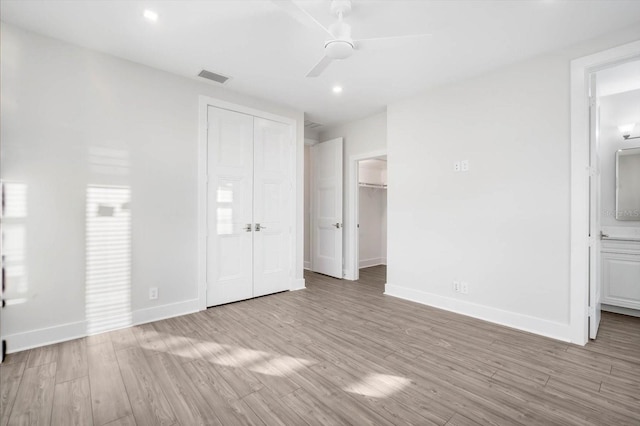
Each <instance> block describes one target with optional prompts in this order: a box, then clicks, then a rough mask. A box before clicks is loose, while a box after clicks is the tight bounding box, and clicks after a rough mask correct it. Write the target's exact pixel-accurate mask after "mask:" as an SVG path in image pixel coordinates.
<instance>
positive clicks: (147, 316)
mask: <svg viewBox="0 0 640 426" xmlns="http://www.w3.org/2000/svg"><path fill="white" fill-rule="evenodd" d="M199 302H200V301H199V299H193V300H186V301H184V302H177V303H170V304H168V305H160V306H154V307H152V308H146V309H139V310H136V311H133V312H132V321H133V324H131V325H132V326H134V325H140V324H145V323H148V322H152V321H159V320H163V319H166V318H171V317H177V316H180V315H187V314H191V313H194V312H198V311H199V309H198V306H199ZM87 325H88V324H87V322H86V321H78V322H71V323H67V324H60V325H56V326H53V327H47V328H41V329H37V330H30V331H25V332H22V333H14V334H9V335H7V336H4V339H5V340H6V341H7V353H14V352H20V351H24V350H27V349H33V348H37V347H40V346H46V345H53V344H55V343H60V342H66V341H68V340H74V339H80V338H82V337H87V336H88V333H87ZM114 330H115V329H114ZM109 331H113V330H108V331H105V333H108V332H109Z"/></svg>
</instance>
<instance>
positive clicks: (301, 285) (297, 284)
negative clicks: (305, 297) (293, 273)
mask: <svg viewBox="0 0 640 426" xmlns="http://www.w3.org/2000/svg"><path fill="white" fill-rule="evenodd" d="M305 288H307V286H306V284H305V281H304V278H298V279H296V280H293V282H292V283H291V291H296V290H304V289H305Z"/></svg>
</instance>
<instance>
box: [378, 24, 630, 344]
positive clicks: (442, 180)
mask: <svg viewBox="0 0 640 426" xmlns="http://www.w3.org/2000/svg"><path fill="white" fill-rule="evenodd" d="M638 38H640V28H633V29H628V30H625V31H622V32H620V33H618V34H614V35H610V36H608V37H605V38H602V39H599V40H598V41H592V42H589V43H584V44H582V45H580V46H575V47H573V48H571V49H567V50H563V51H557V52H553V53H551V54H547V55H543V56H539V57H536V58H533V59H531V60H528V61H525V62H521V63H518V64H514V65H511V66H508V67H505V68H502V69H500V70H497V71H494V72H491V73H488V74H485V75H482V76H479V77H476V78H472V79H469V80H466V81H461V82H457V83H455V84H450V85H447V86H444V87H441V88H437V89H434V90H431V91H429V92H427V93H424V94H422V95H420V96H418V97H416V98H414V99H410V100H406V101H402V102H398V103H395V104H392V105H389V107H388V110H387V111H388V118H387V125H388V160H389V161H388V168H389V175H390V176H391V179H390V180H389V194H388V197H389V199H388V202H389V206H388V218H389V221H388V231H389V235H388V238H389V241H388V265H389V266H388V277H387V283H388V285H387V293H388V294H392V295H396V296H399V297H404V298H409V299H413V300H416V301H419V302H422V303H427V304H430V305H434V306H439V307H442V308H444V309H449V310H453V311H457V312H461V313H464V314H467V315H472V316H476V317H481V318H485V319H487V320H490V321H495V322H499V323H503V324H506V325H510V326H513V327H517V328H521V329H525V330H529V331H532V332H536V333H540V334H545V335H549V336H553V337H556V338H559V339H563V340H570V339H571V333H570V326H569V298H570V294H569V267H570V262H569V254H570V239H569V237H570V235H569V231H570V203H569V200H570V118H569V114H570V102H569V93H570V76H569V67H570V61H571V60H572V59H573V58H578V57H581V56H585V55H588V54H591V53H594V52H598V51H601V50H604V49H607V48H610V47H613V46H616V45H619V44H622V43H624V42H628V41H632V40H636V39H638ZM458 160H469V163H470V170H469V171H468V172H467V173H454V172H453V167H452V166H453V163H454V161H458ZM453 280H462V281H466V282H468V283H469V294H460V293H454V292H453V287H452V282H453Z"/></svg>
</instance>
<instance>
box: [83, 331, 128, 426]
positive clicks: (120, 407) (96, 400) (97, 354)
mask: <svg viewBox="0 0 640 426" xmlns="http://www.w3.org/2000/svg"><path fill="white" fill-rule="evenodd" d="M87 359H88V365H89V382H90V385H91V406H92V410H93V418H94V421H95V424H96V426H101V425H104V424H107V423H109V422H112V421H114V420H116V419H119V418H122V417H127V416H129V415H131V414H132V410H131V404H130V403H129V398H128V396H127V391H126V389H125V386H124V382H123V381H122V375H121V372H120V366H119V364H118V361H117V359H116V354H115V351H114V350H113V343H112V342H111V341H107V342H103V343H99V344H96V345H90V346H88V347H87Z"/></svg>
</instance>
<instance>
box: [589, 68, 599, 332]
mask: <svg viewBox="0 0 640 426" xmlns="http://www.w3.org/2000/svg"><path fill="white" fill-rule="evenodd" d="M590 91H591V97H590V102H589V139H590V140H589V146H590V159H589V162H590V173H589V174H590V177H589V198H590V200H589V211H590V212H589V218H590V219H589V236H590V244H589V338H590V339H595V338H596V335H597V334H598V327H599V326H600V315H601V306H600V305H601V297H602V296H601V294H602V292H601V288H602V276H601V269H602V268H601V266H602V265H601V256H600V250H601V246H602V244H601V240H600V232H601V230H602V228H601V226H602V223H601V217H600V156H599V155H598V150H599V146H598V145H599V141H598V133H599V132H598V126H599V116H598V112H599V111H598V101H597V98H596V74H595V73H594V74H591V87H590Z"/></svg>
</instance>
